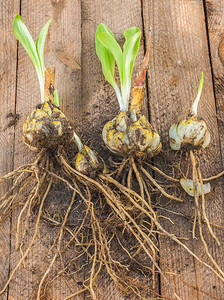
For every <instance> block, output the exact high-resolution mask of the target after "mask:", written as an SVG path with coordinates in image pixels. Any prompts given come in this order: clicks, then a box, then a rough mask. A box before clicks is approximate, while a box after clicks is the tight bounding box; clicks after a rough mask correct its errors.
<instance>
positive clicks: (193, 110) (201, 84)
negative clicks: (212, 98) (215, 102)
mask: <svg viewBox="0 0 224 300" xmlns="http://www.w3.org/2000/svg"><path fill="white" fill-rule="evenodd" d="M203 83H204V73H203V72H202V73H201V79H200V82H199V87H198V94H197V97H196V99H195V100H194V102H193V104H192V106H191V113H192V115H193V116H197V111H198V102H199V100H200V97H201V92H202V88H203Z"/></svg>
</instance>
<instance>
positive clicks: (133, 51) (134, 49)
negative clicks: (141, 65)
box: [121, 27, 141, 109]
mask: <svg viewBox="0 0 224 300" xmlns="http://www.w3.org/2000/svg"><path fill="white" fill-rule="evenodd" d="M124 36H125V39H126V40H125V43H124V47H123V82H122V86H121V94H122V98H123V100H124V102H125V103H126V106H127V109H128V104H129V97H130V89H131V76H132V71H133V66H134V62H135V58H136V56H137V53H138V50H139V45H140V39H141V31H140V29H139V28H137V27H133V28H130V29H128V30H126V31H125V33H124Z"/></svg>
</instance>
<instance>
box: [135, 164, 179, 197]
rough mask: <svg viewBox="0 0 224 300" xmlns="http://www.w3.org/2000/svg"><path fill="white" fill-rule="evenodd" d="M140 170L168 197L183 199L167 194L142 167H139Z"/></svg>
mask: <svg viewBox="0 0 224 300" xmlns="http://www.w3.org/2000/svg"><path fill="white" fill-rule="evenodd" d="M140 169H141V171H142V172H143V173H144V174H145V175H146V177H147V178H148V179H149V180H150V181H151V182H152V184H153V185H154V186H155V187H156V188H157V189H158V190H159V191H160V192H161V193H162V194H163V195H164V196H165V197H167V198H168V199H170V200H174V201H178V202H183V201H184V200H183V199H180V198H178V197H175V196H173V195H170V194H168V193H167V192H166V191H165V190H164V189H163V188H162V187H161V186H160V185H159V184H158V183H157V182H156V180H155V179H154V178H153V177H152V176H151V175H150V174H149V173H148V172H147V171H146V170H145V169H144V168H143V167H140Z"/></svg>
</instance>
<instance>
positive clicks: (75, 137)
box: [73, 131, 83, 153]
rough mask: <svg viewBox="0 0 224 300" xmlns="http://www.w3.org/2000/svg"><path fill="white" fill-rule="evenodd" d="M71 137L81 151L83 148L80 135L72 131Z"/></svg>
mask: <svg viewBox="0 0 224 300" xmlns="http://www.w3.org/2000/svg"><path fill="white" fill-rule="evenodd" d="M73 137H74V141H75V143H76V145H77V147H78V149H79V152H80V153H81V152H82V149H83V143H82V142H81V140H80V137H79V136H78V135H77V134H76V133H75V131H73Z"/></svg>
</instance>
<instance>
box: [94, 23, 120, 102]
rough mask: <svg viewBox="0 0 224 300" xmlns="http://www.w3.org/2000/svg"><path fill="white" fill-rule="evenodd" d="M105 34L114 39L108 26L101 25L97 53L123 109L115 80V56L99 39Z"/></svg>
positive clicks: (98, 29)
mask: <svg viewBox="0 0 224 300" xmlns="http://www.w3.org/2000/svg"><path fill="white" fill-rule="evenodd" d="M103 32H104V33H107V34H108V35H110V36H111V38H112V39H114V36H113V33H112V32H111V31H110V29H109V28H108V27H107V26H106V25H104V24H100V25H99V26H98V27H97V30H96V35H95V44H96V53H97V55H98V57H99V59H100V61H101V64H102V70H103V74H104V76H105V78H106V80H107V81H108V82H109V83H110V84H111V85H112V86H113V88H114V90H115V92H116V95H117V98H118V102H119V104H120V107H122V108H123V104H122V98H121V93H120V90H119V88H118V86H117V83H116V81H115V78H114V68H115V59H114V56H113V54H112V53H111V51H110V49H108V48H107V47H105V46H104V44H102V43H101V41H100V40H99V39H98V35H99V34H100V33H103ZM114 40H115V39H114Z"/></svg>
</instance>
